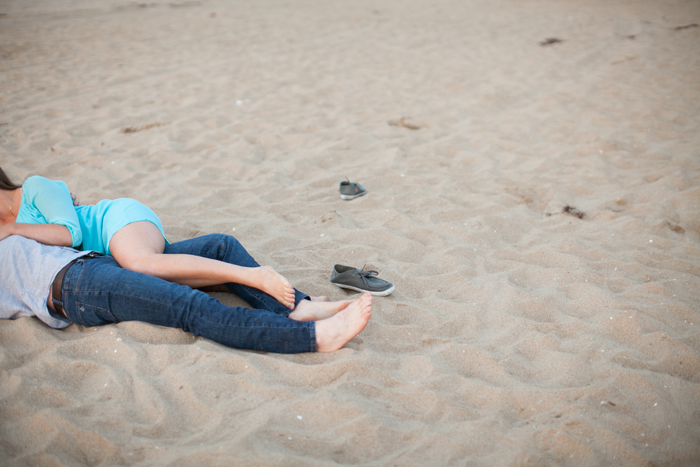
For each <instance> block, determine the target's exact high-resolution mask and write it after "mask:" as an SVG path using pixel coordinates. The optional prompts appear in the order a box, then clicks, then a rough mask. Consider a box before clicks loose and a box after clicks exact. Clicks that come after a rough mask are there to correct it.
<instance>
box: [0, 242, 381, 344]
mask: <svg viewBox="0 0 700 467" xmlns="http://www.w3.org/2000/svg"><path fill="white" fill-rule="evenodd" d="M165 253H166V255H165V256H167V255H170V254H172V255H191V256H195V257H198V258H205V259H209V260H215V261H219V262H223V263H225V264H230V265H235V266H239V267H246V268H249V267H256V266H255V265H257V263H256V262H255V260H254V259H253V258H252V257H251V256H250V255H249V254H248V252H247V251H246V250H245V248H243V246H242V245H241V244H240V242H238V240H236V239H235V238H233V237H232V236H230V235H224V234H211V235H205V236H203V237H197V238H193V239H190V240H185V241H182V242H177V243H173V244H170V245H167V247H166V248H165ZM215 288H216V289H217V290H221V291H226V292H231V293H234V294H236V295H238V296H239V297H240V298H242V299H244V300H245V301H247V302H248V303H249V304H250V305H251V306H253V309H249V308H244V307H231V306H226V305H224V304H222V303H221V302H220V301H219V300H217V299H216V298H213V297H211V296H209V295H208V294H207V293H205V292H203V291H201V290H195V289H192V288H190V287H188V286H185V285H180V284H177V283H174V282H169V281H166V280H163V279H160V278H157V277H154V276H150V275H146V274H141V273H139V272H135V271H131V270H128V269H124V268H122V267H121V266H119V264H118V263H117V261H116V260H115V258H113V257H112V256H105V255H99V254H96V253H94V252H90V251H77V250H74V249H72V248H67V247H58V246H52V245H45V244H42V243H39V242H36V241H34V240H32V239H28V238H25V237H23V236H20V235H9V236H5V237H4V238H3V237H0V318H10V319H15V318H20V317H23V316H36V317H37V318H39V319H40V320H41V321H43V322H44V323H46V324H48V325H49V326H51V327H53V328H56V329H61V328H65V327H67V326H69V325H70V324H71V323H78V324H81V325H83V326H101V325H104V324H110V323H119V322H121V321H143V322H146V323H151V324H157V325H160V326H168V327H174V328H180V329H182V330H184V331H187V332H191V333H192V334H194V335H195V336H202V337H206V338H208V339H211V340H213V341H216V342H219V343H221V344H224V345H227V346H229V347H235V348H240V349H250V350H260V351H266V352H276V353H298V352H333V351H336V350H338V349H340V348H342V347H343V346H344V345H345V344H346V343H347V342H349V341H350V340H351V339H352V338H354V337H355V336H356V335H357V334H359V333H360V332H361V331H362V330H363V329H364V328H365V326H366V325H367V321H368V320H369V318H370V316H371V314H372V296H371V295H370V294H369V292H365V293H364V294H363V295H362V296H361V297H360V298H358V299H357V300H354V301H349V300H348V301H338V302H327V301H311V300H310V299H309V298H310V297H309V296H308V295H306V294H303V293H301V292H299V291H298V290H296V289H293V290H294V299H293V301H294V305H295V306H294V310H293V311H291V310H290V309H289V308H288V307H287V306H285V305H283V304H281V303H280V302H279V301H278V300H277V299H275V298H274V297H272V296H270V295H268V294H267V293H265V292H262V291H261V290H259V289H258V288H255V287H251V286H249V285H244V284H238V283H233V282H227V283H224V284H220V285H218V286H217V287H215ZM209 289H212V288H211V287H210V288H209Z"/></svg>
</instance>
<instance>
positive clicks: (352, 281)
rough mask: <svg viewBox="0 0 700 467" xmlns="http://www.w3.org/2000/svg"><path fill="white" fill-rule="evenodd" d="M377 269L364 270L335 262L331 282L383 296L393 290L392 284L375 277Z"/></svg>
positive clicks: (344, 287)
mask: <svg viewBox="0 0 700 467" xmlns="http://www.w3.org/2000/svg"><path fill="white" fill-rule="evenodd" d="M377 274H378V273H377V271H365V268H364V267H363V268H362V270H359V269H357V268H353V267H352V266H343V265H342V264H336V265H335V266H333V273H332V274H331V284H333V285H337V286H338V287H341V288H343V289H350V290H356V291H357V292H369V293H371V294H372V295H376V296H378V297H384V296H386V295H389V294H390V293H391V292H393V291H394V288H395V287H394V284H391V283H389V282H387V281H385V280H384V279H380V278H378V277H377Z"/></svg>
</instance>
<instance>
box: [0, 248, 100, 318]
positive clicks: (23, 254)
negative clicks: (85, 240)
mask: <svg viewBox="0 0 700 467" xmlns="http://www.w3.org/2000/svg"><path fill="white" fill-rule="evenodd" d="M88 253H90V252H89V251H76V250H74V249H72V248H64V247H60V246H48V245H43V244H41V243H38V242H35V241H34V240H29V239H28V238H25V237H21V236H19V235H10V236H9V237H7V238H5V239H3V240H0V318H10V319H17V318H21V317H23V316H36V317H37V318H39V319H40V320H42V321H43V322H44V323H46V324H48V325H49V326H51V327H52V328H57V329H62V328H65V327H67V326H69V325H70V324H71V321H69V320H66V319H64V318H63V317H58V316H56V315H51V314H50V313H49V307H48V306H47V305H46V301H47V300H48V298H49V291H50V289H51V284H52V283H53V280H54V279H55V278H56V275H57V274H58V272H59V271H60V270H61V269H63V267H64V266H65V265H66V264H68V263H70V262H71V261H73V260H74V259H77V258H79V257H81V256H85V255H86V254H88Z"/></svg>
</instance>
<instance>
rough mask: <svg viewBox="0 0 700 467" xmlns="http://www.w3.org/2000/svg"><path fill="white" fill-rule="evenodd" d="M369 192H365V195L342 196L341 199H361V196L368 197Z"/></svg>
mask: <svg viewBox="0 0 700 467" xmlns="http://www.w3.org/2000/svg"><path fill="white" fill-rule="evenodd" d="M366 194H367V192H366V191H365V192H364V193H358V194H356V195H340V199H355V198H359V197H360V196H364V195H366Z"/></svg>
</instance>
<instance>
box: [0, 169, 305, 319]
mask: <svg viewBox="0 0 700 467" xmlns="http://www.w3.org/2000/svg"><path fill="white" fill-rule="evenodd" d="M12 234H15V235H22V236H23V237H27V238H32V239H34V240H36V241H38V242H40V243H44V244H46V245H57V246H72V247H74V248H79V249H81V250H86V251H87V250H90V251H96V252H98V253H102V254H104V255H111V256H113V257H114V259H115V260H116V261H117V263H119V265H120V266H121V267H123V268H126V269H130V270H132V271H136V272H141V273H144V274H148V275H151V276H155V277H159V278H161V279H165V280H167V281H171V282H177V283H178V284H182V285H189V286H190V287H204V286H209V285H217V284H223V283H226V282H235V283H237V284H244V285H248V286H251V287H255V288H256V289H259V290H262V291H263V292H265V293H267V294H269V295H271V296H273V297H275V298H276V299H277V300H278V301H279V302H280V303H282V304H283V305H285V306H286V307H288V308H290V309H294V304H295V294H294V288H293V287H292V285H291V284H290V283H289V281H288V280H287V279H286V278H285V277H283V276H282V275H280V274H278V273H277V272H276V271H275V270H274V269H273V268H271V267H270V266H260V265H258V266H256V267H241V266H237V265H234V264H226V263H224V262H221V261H216V260H212V259H209V258H200V257H198V256H194V255H189V254H184V253H180V254H174V253H172V252H170V254H167V255H165V254H163V253H164V252H165V249H166V247H167V246H168V241H167V239H166V238H165V233H164V232H163V225H162V224H161V222H160V219H158V216H157V215H156V214H155V213H154V212H153V211H152V210H151V209H149V208H148V207H146V206H144V205H143V204H141V203H139V202H138V201H135V200H133V199H129V198H120V199H115V200H109V199H104V200H102V201H100V202H98V203H97V204H94V205H86V206H74V205H73V200H72V199H71V194H70V192H69V190H68V187H67V186H66V184H65V183H63V182H61V181H53V180H49V179H47V178H44V177H39V176H34V177H29V178H28V179H27V180H26V181H25V182H24V185H21V186H20V185H17V184H15V183H14V182H12V181H11V180H10V179H9V177H8V176H7V175H6V174H5V172H4V171H3V170H2V168H0V238H3V236H7V235H12Z"/></svg>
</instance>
